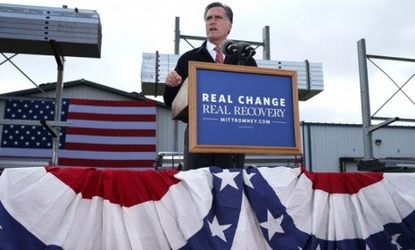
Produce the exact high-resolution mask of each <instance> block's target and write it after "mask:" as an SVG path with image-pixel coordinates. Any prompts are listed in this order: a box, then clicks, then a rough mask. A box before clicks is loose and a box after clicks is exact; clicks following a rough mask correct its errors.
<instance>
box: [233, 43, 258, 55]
mask: <svg viewBox="0 0 415 250" xmlns="http://www.w3.org/2000/svg"><path fill="white" fill-rule="evenodd" d="M237 45H238V49H239V51H240V53H241V57H243V58H250V57H253V56H254V55H255V54H256V51H255V49H254V48H252V46H251V45H250V44H249V43H246V42H240V43H238V44H237Z"/></svg>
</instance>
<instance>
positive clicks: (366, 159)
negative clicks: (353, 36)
mask: <svg viewBox="0 0 415 250" xmlns="http://www.w3.org/2000/svg"><path fill="white" fill-rule="evenodd" d="M357 51H358V59H359V76H360V93H361V108H362V125H363V152H364V156H363V159H362V160H361V162H360V165H362V166H368V167H371V165H385V164H384V162H381V161H379V160H378V159H374V158H373V144H372V133H373V132H374V131H376V130H378V129H380V128H382V127H385V126H387V125H389V124H391V123H393V122H396V121H404V122H415V119H409V118H401V117H392V118H389V117H376V116H375V115H376V114H377V113H378V112H379V111H380V110H381V109H382V108H383V107H384V106H385V105H386V104H387V103H388V102H389V101H390V100H391V99H392V98H393V97H394V96H395V95H396V94H397V93H398V92H402V93H403V94H404V95H405V96H406V97H407V98H408V99H409V100H410V101H411V102H412V104H414V105H415V102H414V101H413V100H412V99H411V97H409V96H408V95H407V94H406V93H405V92H404V91H403V90H402V88H403V87H404V86H405V85H406V84H407V83H408V82H410V80H411V79H412V78H413V77H414V76H415V73H413V74H412V76H410V77H409V78H408V80H407V81H406V82H405V83H404V84H402V85H401V86H399V85H398V84H397V83H396V82H395V81H394V80H393V79H392V78H391V77H390V76H389V75H388V74H387V73H386V72H385V71H384V70H383V69H381V68H380V67H379V66H378V65H377V64H376V63H374V62H373V61H372V60H371V59H381V60H392V61H403V62H415V59H411V58H400V57H391V56H381V55H371V54H367V53H366V42H365V39H360V40H359V41H358V42H357ZM368 60H369V61H370V62H372V63H373V64H374V65H375V66H376V67H377V68H378V69H379V70H381V71H382V72H383V73H384V74H385V75H386V76H387V77H388V78H389V79H390V80H391V81H392V82H393V83H394V85H395V86H396V87H397V88H398V90H397V91H395V93H393V94H392V95H391V96H390V98H388V100H386V101H385V103H384V104H383V105H381V107H380V108H379V109H378V110H377V111H376V112H375V113H374V114H371V111H370V97H369V77H368V70H367V61H368ZM372 120H380V121H383V122H381V123H379V124H376V125H372Z"/></svg>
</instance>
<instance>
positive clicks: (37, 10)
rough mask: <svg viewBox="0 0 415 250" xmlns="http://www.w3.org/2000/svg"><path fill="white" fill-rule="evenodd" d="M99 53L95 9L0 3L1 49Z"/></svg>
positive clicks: (89, 54)
mask: <svg viewBox="0 0 415 250" xmlns="http://www.w3.org/2000/svg"><path fill="white" fill-rule="evenodd" d="M52 40H53V41H55V42H56V43H57V45H58V47H59V52H60V54H61V55H62V56H78V57H98V58H99V57H100V56H101V40H102V34H101V21H100V18H99V15H98V13H97V12H96V11H92V10H79V9H67V8H52V7H37V6H24V5H12V4H0V52H10V53H27V54H42V55H53V49H52V46H51V41H52Z"/></svg>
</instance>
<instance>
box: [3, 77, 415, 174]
mask: <svg viewBox="0 0 415 250" xmlns="http://www.w3.org/2000/svg"><path fill="white" fill-rule="evenodd" d="M41 88H42V89H43V91H44V92H46V93H48V94H53V93H54V92H55V91H56V83H48V84H42V85H41ZM51 96H52V95H51ZM11 97H13V98H23V99H32V98H36V99H39V98H43V99H44V94H43V93H41V92H40V91H39V90H38V89H37V88H31V89H26V90H21V91H15V92H10V93H5V94H2V95H0V117H2V116H3V115H4V102H5V100H6V99H7V98H11ZM63 97H64V98H84V99H97V100H145V99H147V98H146V97H145V96H144V95H142V94H139V93H136V92H132V93H129V92H125V91H121V90H118V89H115V88H111V87H107V86H105V85H101V84H98V83H94V82H91V81H88V80H84V79H81V80H77V81H71V82H66V83H65V84H64V91H63ZM156 107H157V108H156V109H157V118H156V119H157V132H156V137H157V152H171V151H173V149H174V147H175V145H176V141H175V140H178V143H177V145H179V148H178V150H177V151H179V152H180V151H182V150H183V133H184V129H185V127H186V124H184V123H182V122H179V133H178V136H177V138H175V136H174V133H173V130H174V122H173V121H172V120H171V115H170V110H169V109H168V108H167V107H166V106H165V105H164V103H161V102H156ZM300 130H301V136H302V147H303V153H304V155H303V157H302V160H303V161H304V167H305V168H307V169H309V170H311V171H315V172H339V171H357V170H358V169H357V161H358V160H359V159H360V158H361V157H362V156H363V142H362V126H361V125H357V124H328V123H308V122H301V128H300ZM0 136H1V133H0ZM0 141H1V138H0ZM413 141H415V127H407V126H393V127H392V126H390V127H386V128H383V129H380V130H377V131H375V132H374V135H373V148H374V156H375V157H376V158H382V159H388V160H389V162H392V163H393V162H395V163H400V164H402V163H403V162H405V160H408V162H409V163H407V165H408V166H410V164H411V163H410V162H412V161H411V159H414V158H415V147H413V146H412V143H413ZM247 159H248V165H249V164H254V165H257V166H275V165H290V164H291V165H292V164H293V161H294V157H293V156H285V155H248V156H247ZM155 160H156V159H155ZM299 160H301V159H299ZM7 164H10V161H8V159H0V166H1V167H4V166H6V165H7ZM9 166H10V165H7V167H9ZM414 166H415V165H414Z"/></svg>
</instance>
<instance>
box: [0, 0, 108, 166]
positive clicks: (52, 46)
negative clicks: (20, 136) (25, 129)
mask: <svg viewBox="0 0 415 250" xmlns="http://www.w3.org/2000/svg"><path fill="white" fill-rule="evenodd" d="M101 40H102V35H101V21H100V18H99V15H98V13H97V12H96V11H91V10H80V9H78V8H75V9H68V8H67V7H66V6H63V7H62V8H54V7H39V6H25V5H14V4H0V52H1V54H2V55H3V57H4V58H5V60H4V61H3V62H1V63H0V65H2V64H3V63H5V62H10V63H11V64H13V66H15V67H16V68H17V69H18V70H19V72H20V73H22V74H23V75H24V76H25V77H26V78H27V79H29V80H30V81H31V82H32V83H33V84H35V83H34V82H33V81H32V80H31V79H30V78H29V77H28V76H27V75H26V74H25V73H24V72H23V71H22V70H21V69H19V68H18V67H17V65H15V64H14V63H13V62H12V58H14V57H15V56H16V55H17V54H37V55H53V56H54V58H55V60H56V64H57V84H56V95H55V98H54V99H55V117H54V121H45V120H5V119H2V120H0V124H3V125H7V124H12V125H36V126H43V127H45V128H46V130H47V131H48V132H49V134H50V135H51V136H52V138H53V146H52V160H51V163H52V164H53V165H58V163H59V157H58V155H59V130H60V128H61V127H65V126H68V125H69V124H68V123H67V122H62V121H61V117H60V114H61V111H62V93H63V72H64V62H65V56H74V57H94V58H99V57H100V56H101ZM4 53H14V54H13V55H12V56H9V57H7V56H6V55H5V54H4ZM35 85H36V84H35ZM36 87H38V86H37V85H36ZM38 88H39V87H38ZM39 90H40V91H42V90H41V89H40V88H39ZM42 92H43V91H42Z"/></svg>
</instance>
